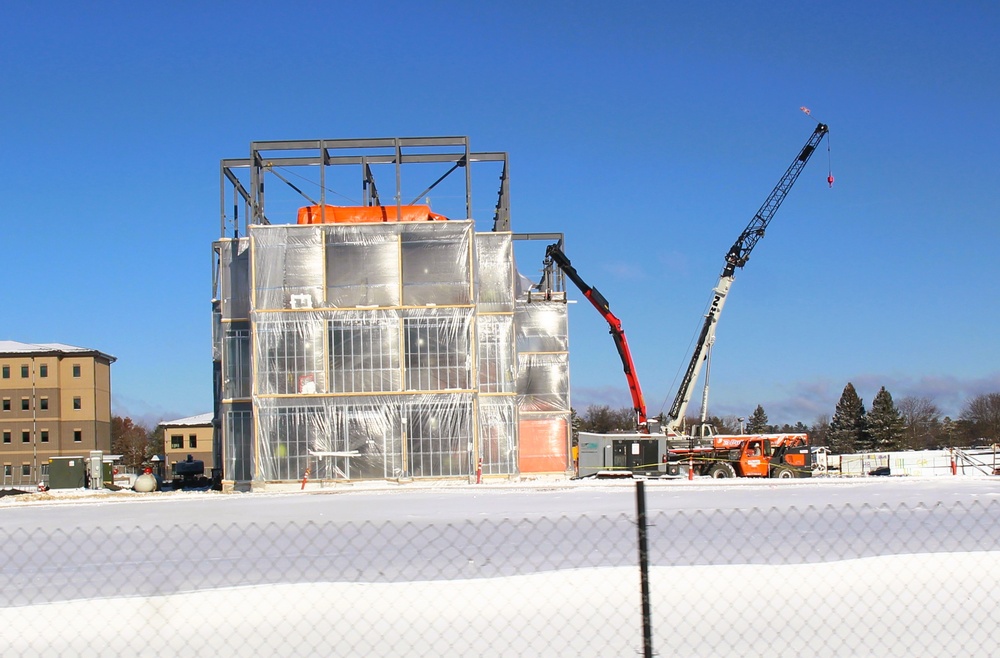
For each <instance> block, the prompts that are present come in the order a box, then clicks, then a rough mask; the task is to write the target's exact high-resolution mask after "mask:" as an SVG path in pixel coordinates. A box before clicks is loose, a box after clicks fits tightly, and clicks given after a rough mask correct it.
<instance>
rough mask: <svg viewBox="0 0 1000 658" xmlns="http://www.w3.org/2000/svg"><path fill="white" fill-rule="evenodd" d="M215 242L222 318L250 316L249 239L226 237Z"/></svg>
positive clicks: (234, 318) (244, 318)
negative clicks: (217, 251) (217, 250)
mask: <svg viewBox="0 0 1000 658" xmlns="http://www.w3.org/2000/svg"><path fill="white" fill-rule="evenodd" d="M217 244H218V246H219V256H220V258H219V278H220V284H221V289H222V291H221V294H222V319H223V320H246V319H247V318H249V317H250V240H249V238H240V239H238V240H232V239H227V240H220V241H219V242H218V243H217Z"/></svg>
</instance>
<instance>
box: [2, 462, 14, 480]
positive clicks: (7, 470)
mask: <svg viewBox="0 0 1000 658" xmlns="http://www.w3.org/2000/svg"><path fill="white" fill-rule="evenodd" d="M13 474H14V467H13V466H11V465H10V464H4V465H3V476H4V477H5V478H9V477H11V476H12V475H13Z"/></svg>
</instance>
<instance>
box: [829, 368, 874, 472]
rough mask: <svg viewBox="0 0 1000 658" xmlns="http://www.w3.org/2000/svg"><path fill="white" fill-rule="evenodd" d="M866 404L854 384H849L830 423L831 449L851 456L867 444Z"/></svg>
mask: <svg viewBox="0 0 1000 658" xmlns="http://www.w3.org/2000/svg"><path fill="white" fill-rule="evenodd" d="M866 436H867V431H866V427H865V403H864V402H862V401H861V398H859V397H858V392H857V391H855V390H854V384H852V383H850V382H847V386H845V387H844V392H843V393H842V394H841V396H840V402H838V403H837V409H836V411H835V412H834V414H833V419H832V420H831V421H830V431H829V437H830V449H831V450H832V451H833V452H834V453H837V454H842V455H843V454H850V453H852V452H856V451H857V450H858V448H859V447H861V446H864V445H865V444H866V442H867V438H866Z"/></svg>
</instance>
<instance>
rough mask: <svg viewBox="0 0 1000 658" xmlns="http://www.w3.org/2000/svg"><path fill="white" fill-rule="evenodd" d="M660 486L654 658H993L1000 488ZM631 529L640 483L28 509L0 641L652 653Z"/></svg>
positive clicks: (122, 649)
mask: <svg viewBox="0 0 1000 658" xmlns="http://www.w3.org/2000/svg"><path fill="white" fill-rule="evenodd" d="M645 489H646V494H647V512H648V515H649V523H650V528H649V543H650V562H651V564H652V565H653V566H652V570H651V575H650V592H651V607H652V625H653V641H654V648H655V649H656V652H657V654H658V655H662V656H667V655H679V656H800V655H815V656H900V655H907V656H910V655H927V656H990V655H996V653H997V643H998V638H1000V622H998V619H997V616H996V613H995V611H996V610H997V609H998V604H1000V561H998V557H1000V501H998V498H1000V478H987V477H983V478H973V477H956V478H926V479H920V478H868V479H856V480H837V479H823V480H821V479H815V480H812V481H809V480H792V481H749V480H742V481H732V480H731V481H726V482H722V483H720V482H718V481H707V480H696V481H694V482H687V481H673V482H652V481H651V482H647V483H645ZM634 521H635V483H634V482H631V481H625V482H623V481H616V482H598V481H577V482H569V481H534V482H522V483H506V482H505V483H499V482H491V483H487V484H484V485H480V486H472V485H462V484H416V483H415V484H412V485H411V484H407V485H403V486H400V485H385V484H383V485H362V486H337V487H328V488H326V489H322V490H320V489H313V490H311V491H308V492H306V493H301V492H288V493H278V494H271V493H268V494H230V495H221V494H193V493H180V492H178V493H174V494H163V495H156V494H146V495H139V494H134V493H130V492H122V493H121V494H115V495H104V496H102V495H100V494H92V493H89V492H65V493H59V494H57V495H50V496H48V497H43V496H39V495H32V496H30V497H27V496H19V497H13V498H11V497H8V498H3V499H0V532H2V533H3V534H4V536H5V537H6V540H5V541H4V543H3V547H2V548H0V550H2V553H3V567H2V576H3V578H2V583H0V642H2V645H0V646H5V647H7V649H5V650H4V652H3V655H5V656H6V655H65V656H70V655H128V656H132V655H187V654H190V653H192V652H193V653H198V654H200V655H276V656H277V655H281V656H300V655H329V656H398V655H410V656H632V655H636V654H637V653H638V652H640V650H641V646H642V635H641V628H642V627H641V617H640V597H639V591H640V588H639V570H638V567H637V566H636V558H637V549H636V541H635V536H636V530H635V526H634ZM95 648H96V650H95Z"/></svg>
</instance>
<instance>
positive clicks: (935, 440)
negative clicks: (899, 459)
mask: <svg viewBox="0 0 1000 658" xmlns="http://www.w3.org/2000/svg"><path fill="white" fill-rule="evenodd" d="M897 408H898V409H899V413H900V414H901V415H902V416H903V439H902V447H903V448H905V449H908V450H928V449H931V448H936V447H939V446H941V445H944V443H946V442H945V441H944V439H943V437H942V436H941V434H942V430H941V410H940V409H939V408H938V406H937V405H936V404H934V402H933V401H932V400H931V399H930V398H921V397H916V396H913V395H908V396H906V397H904V398H902V399H900V401H899V404H898V405H897Z"/></svg>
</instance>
